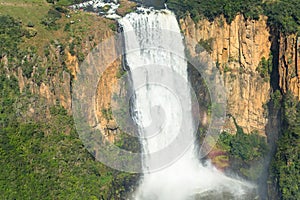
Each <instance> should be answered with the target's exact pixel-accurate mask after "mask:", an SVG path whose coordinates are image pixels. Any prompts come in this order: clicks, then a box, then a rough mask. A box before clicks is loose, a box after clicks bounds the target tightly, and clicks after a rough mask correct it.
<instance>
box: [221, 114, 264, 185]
mask: <svg viewBox="0 0 300 200" xmlns="http://www.w3.org/2000/svg"><path fill="white" fill-rule="evenodd" d="M234 121H235V120H234ZM235 125H236V128H237V132H236V134H235V135H232V134H229V133H227V132H223V133H222V134H221V135H220V137H219V140H218V148H219V149H220V150H222V151H225V153H226V154H227V156H228V157H229V163H230V169H231V170H233V171H235V172H237V173H238V174H240V175H242V176H244V177H246V178H248V179H250V180H253V181H257V180H258V179H259V176H260V174H261V172H262V167H263V166H262V163H261V160H262V159H263V158H264V156H265V155H266V153H267V152H268V147H267V143H266V138H265V137H263V136H260V135H259V134H258V133H257V132H253V133H251V134H245V133H244V131H243V129H242V128H241V127H240V126H238V125H237V123H236V122H235Z"/></svg>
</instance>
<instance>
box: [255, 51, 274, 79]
mask: <svg viewBox="0 0 300 200" xmlns="http://www.w3.org/2000/svg"><path fill="white" fill-rule="evenodd" d="M272 60H273V56H272V54H270V56H269V58H268V59H266V58H265V57H263V58H262V59H261V61H260V62H259V64H258V67H257V68H256V71H257V72H258V73H259V74H260V76H261V77H262V78H264V80H265V81H266V82H267V81H269V79H270V74H271V73H272V66H273V63H272Z"/></svg>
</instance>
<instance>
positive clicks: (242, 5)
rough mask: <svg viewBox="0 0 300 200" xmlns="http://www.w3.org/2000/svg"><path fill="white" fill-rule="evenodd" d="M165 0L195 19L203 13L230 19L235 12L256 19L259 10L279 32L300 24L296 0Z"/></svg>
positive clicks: (298, 4) (204, 15) (295, 28)
mask: <svg viewBox="0 0 300 200" xmlns="http://www.w3.org/2000/svg"><path fill="white" fill-rule="evenodd" d="M167 3H168V6H169V8H170V9H172V10H174V11H175V12H176V13H177V15H178V16H179V17H180V16H184V15H185V14H186V13H187V12H189V13H190V15H191V17H192V18H193V19H194V20H195V21H198V20H199V19H201V18H202V17H206V18H208V19H209V20H213V19H214V18H215V17H217V16H220V15H224V17H225V18H226V19H227V22H229V23H230V22H231V21H232V20H233V19H234V17H235V16H236V15H237V13H242V14H243V15H244V16H245V17H246V18H251V19H258V17H259V15H260V14H264V15H266V16H268V17H269V24H270V25H272V26H275V27H278V28H279V29H280V30H281V31H282V32H285V33H295V32H297V31H299V26H300V1H299V0H276V1H271V0H267V1H261V0H236V1H232V0H210V1H202V0H183V1H180V0H168V1H167Z"/></svg>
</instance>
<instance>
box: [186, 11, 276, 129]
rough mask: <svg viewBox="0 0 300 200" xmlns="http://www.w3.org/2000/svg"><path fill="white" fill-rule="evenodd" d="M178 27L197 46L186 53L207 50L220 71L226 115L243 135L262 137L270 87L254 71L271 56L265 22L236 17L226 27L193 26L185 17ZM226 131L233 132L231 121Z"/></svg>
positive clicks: (216, 22)
mask: <svg viewBox="0 0 300 200" xmlns="http://www.w3.org/2000/svg"><path fill="white" fill-rule="evenodd" d="M180 25H181V29H182V31H183V34H184V35H185V37H187V38H192V39H193V40H196V41H197V42H198V45H199V46H198V47H197V46H188V48H189V50H190V51H192V52H196V53H199V52H201V51H203V50H206V51H207V52H208V53H209V55H210V57H211V59H212V60H213V61H214V62H215V63H216V65H217V67H219V69H220V71H221V73H222V76H223V79H224V82H225V87H226V89H227V101H228V105H227V113H228V114H230V115H231V116H233V117H234V118H235V119H236V122H237V124H238V125H239V126H241V127H242V128H243V130H244V132H246V133H251V132H253V131H258V132H259V133H260V134H262V135H265V125H266V123H267V118H266V115H265V110H264V105H265V104H266V103H267V102H268V101H269V98H270V83H269V81H268V78H266V77H262V76H261V75H260V73H259V72H258V70H257V68H258V66H259V64H260V62H261V60H262V58H265V59H266V60H267V59H268V58H269V55H270V53H271V51H270V47H271V41H270V40H269V37H270V34H269V29H268V27H267V23H266V18H265V17H260V20H258V21H254V20H245V19H244V18H243V16H241V15H238V16H236V18H235V19H234V20H233V22H232V23H231V24H230V25H228V24H227V23H226V21H225V19H224V18H217V19H215V20H214V21H213V22H209V21H208V20H205V19H203V20H200V21H199V22H198V23H194V21H193V20H192V19H191V18H190V17H186V18H185V19H183V20H181V21H180ZM201 48H202V50H201ZM197 51H198V52H197ZM225 131H227V132H230V133H235V132H236V128H235V125H234V123H233V119H230V118H228V119H227V122H226V126H225Z"/></svg>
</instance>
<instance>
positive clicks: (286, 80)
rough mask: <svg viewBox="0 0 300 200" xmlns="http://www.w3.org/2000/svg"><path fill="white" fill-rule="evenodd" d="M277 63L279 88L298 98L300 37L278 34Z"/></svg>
mask: <svg viewBox="0 0 300 200" xmlns="http://www.w3.org/2000/svg"><path fill="white" fill-rule="evenodd" d="M278 64H279V66H278V71H279V86H280V88H281V89H282V91H283V92H284V93H286V92H287V91H290V92H292V93H293V94H294V95H295V96H296V97H298V99H299V100H300V37H297V36H296V35H289V36H284V35H282V34H281V35H280V39H279V63H278Z"/></svg>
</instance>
